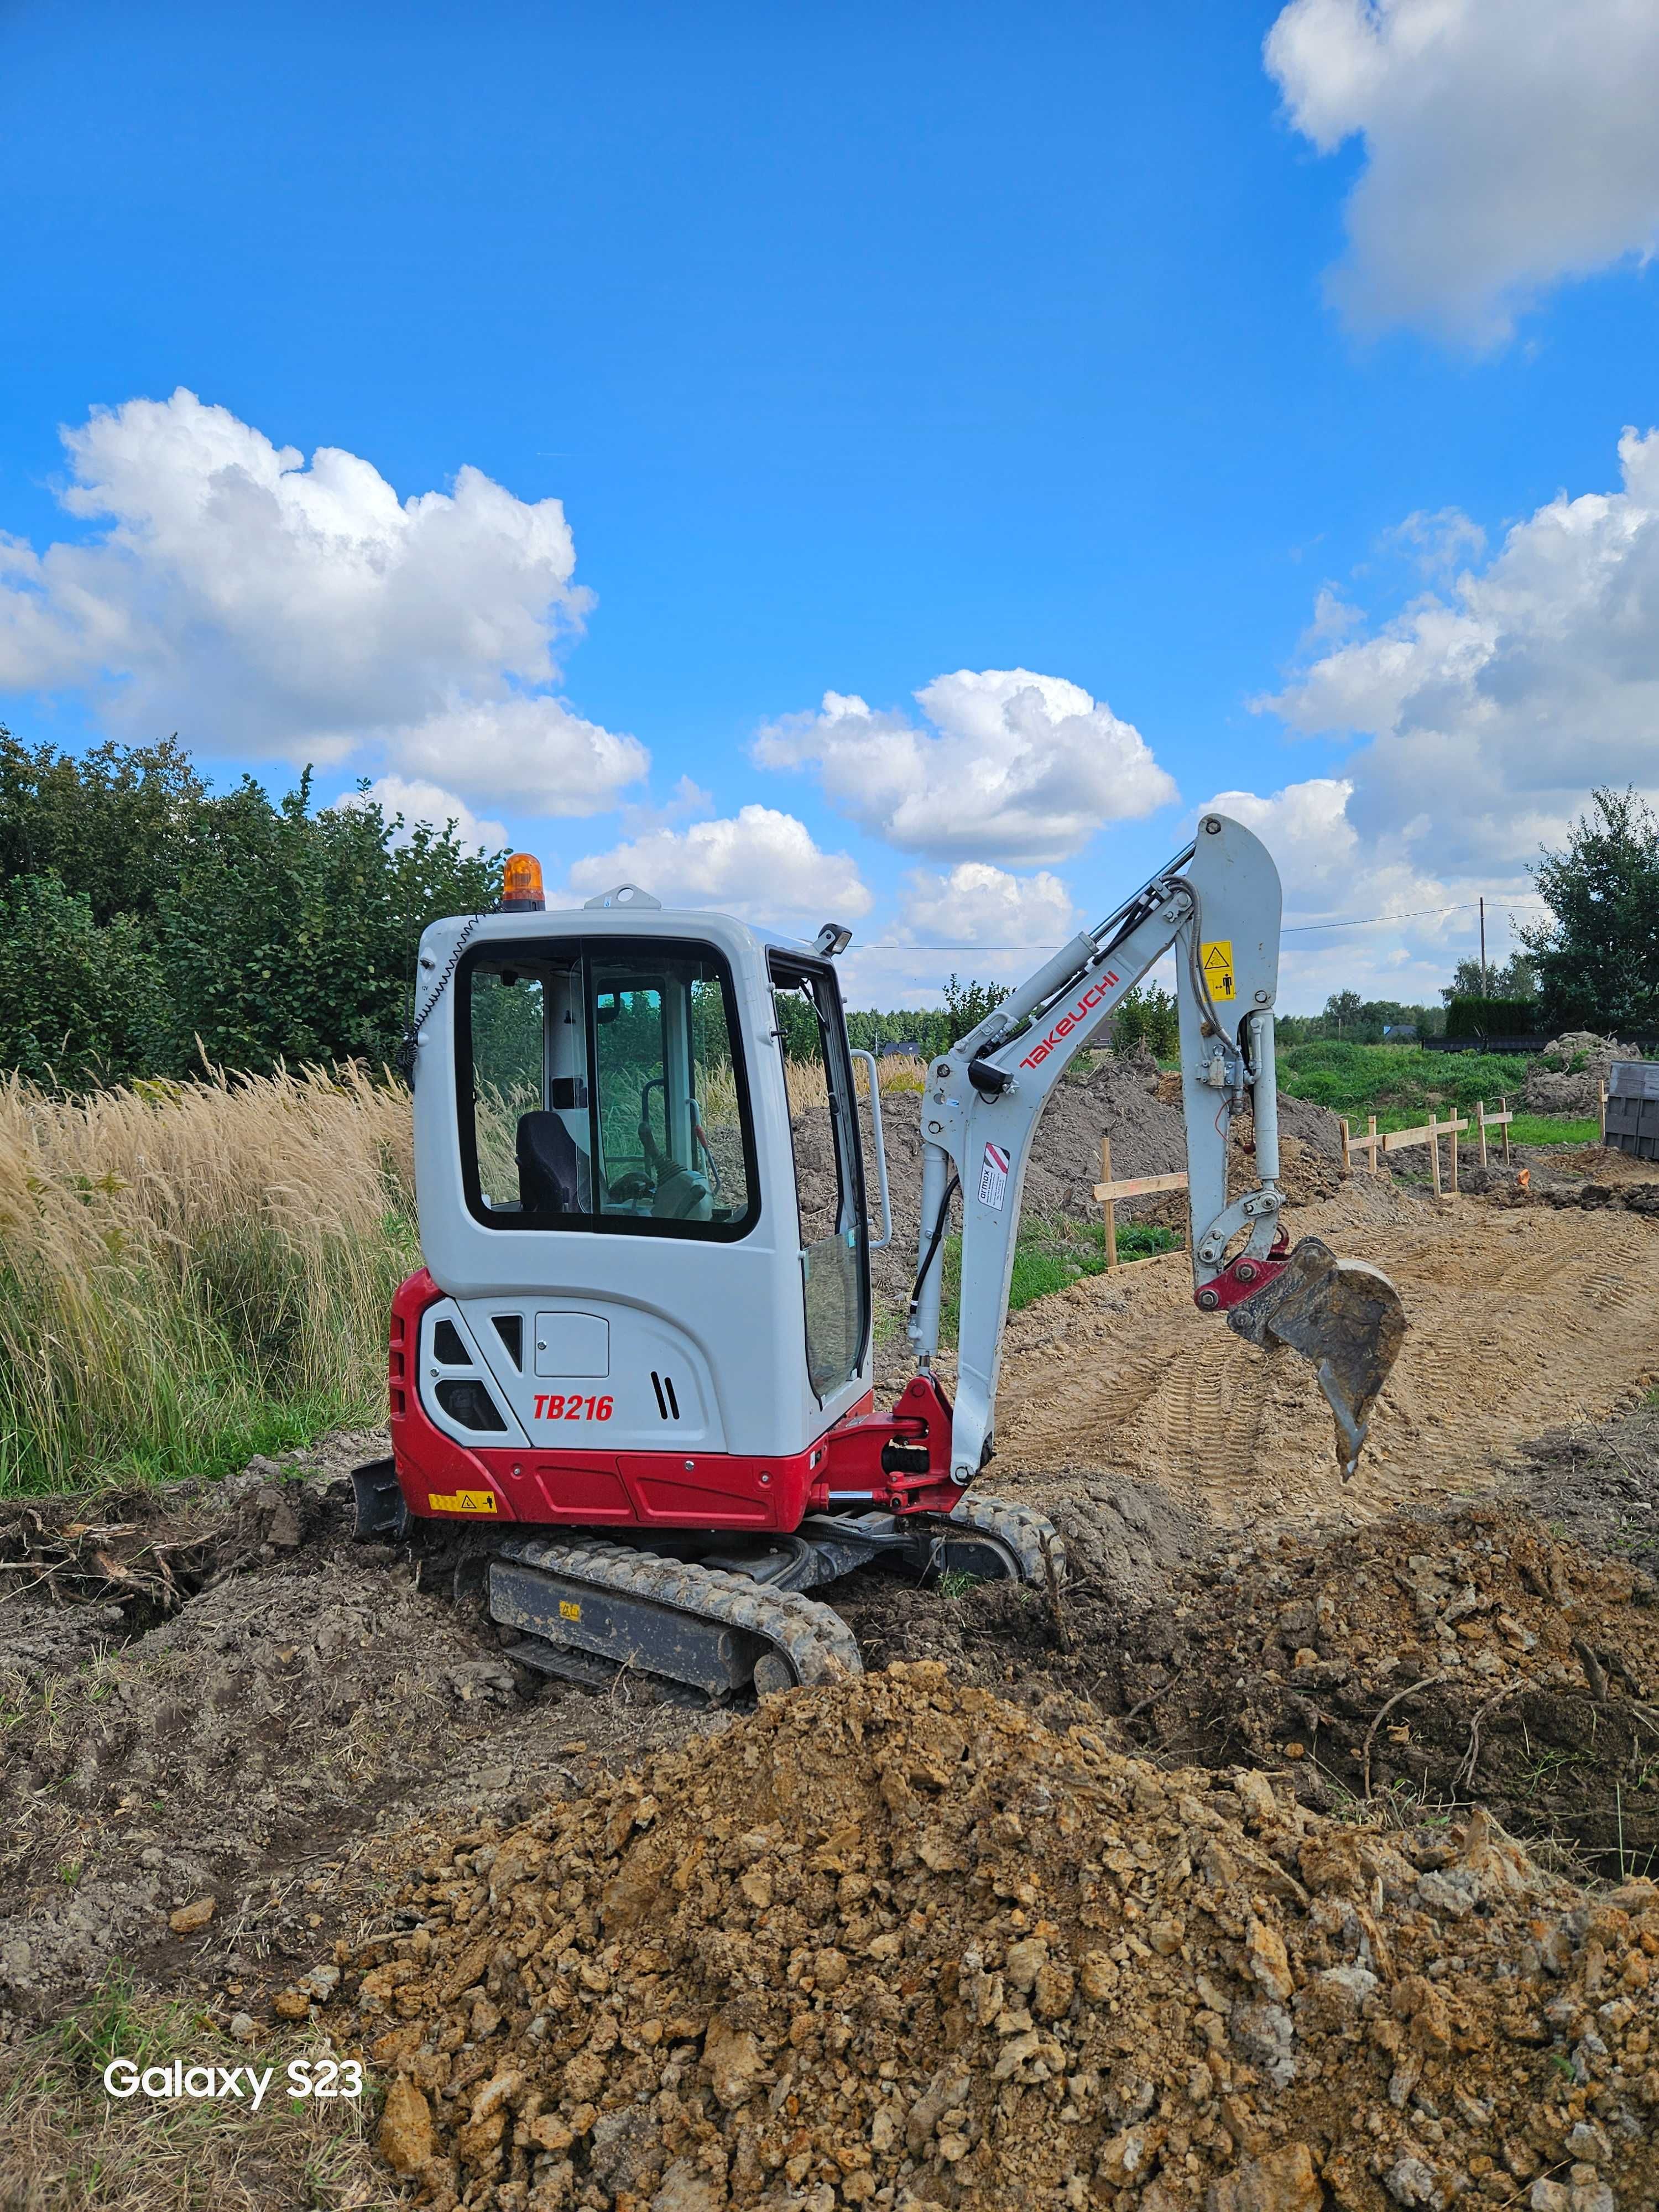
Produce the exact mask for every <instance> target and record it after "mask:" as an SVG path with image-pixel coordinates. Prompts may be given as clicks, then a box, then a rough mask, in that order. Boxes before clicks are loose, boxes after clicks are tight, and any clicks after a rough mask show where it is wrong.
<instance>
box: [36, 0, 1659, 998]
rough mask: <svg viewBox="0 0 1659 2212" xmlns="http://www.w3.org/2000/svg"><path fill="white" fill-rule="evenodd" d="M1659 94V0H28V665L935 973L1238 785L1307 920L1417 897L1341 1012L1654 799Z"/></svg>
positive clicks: (898, 981) (1019, 935)
mask: <svg viewBox="0 0 1659 2212" xmlns="http://www.w3.org/2000/svg"><path fill="white" fill-rule="evenodd" d="M1264 41H1267V48H1266V52H1265V53H1264ZM1656 94H1659V11H1654V10H1653V9H1651V8H1650V6H1647V5H1645V4H1634V0H1581V4H1580V5H1579V6H1578V7H1577V9H1575V10H1574V11H1571V36H1570V37H1565V38H1564V32H1563V24H1562V15H1561V11H1560V10H1559V8H1557V7H1555V6H1553V5H1551V4H1547V0H1380V4H1376V5H1373V4H1368V0H1293V4H1292V5H1291V6H1290V7H1288V8H1286V9H1283V10H1281V9H1279V8H1277V7H1275V6H1273V5H1266V6H1251V5H1245V4H1239V0H1232V4H1227V5H1221V4H1163V5H1158V6H1152V5H1150V4H1149V5H1133V6H1105V7H1103V6H1099V5H1094V6H1086V7H1085V6H1082V5H1078V6H1063V5H1051V6H1041V7H1036V8H1033V9H1024V10H1018V11H1016V10H1011V9H1006V8H996V9H992V8H988V7H975V6H966V7H964V6H960V5H957V6H952V7H951V8H949V9H946V8H945V7H942V6H941V7H936V6H931V5H913V4H910V5H903V6H901V7H898V8H893V7H890V6H889V7H887V8H884V9H879V10H878V9H875V8H873V7H866V6H859V5H842V6H837V7H836V8H833V9H831V8H829V7H826V6H822V5H815V4H814V5H797V6H793V7H787V8H780V7H778V6H776V5H773V6H769V7H761V6H753V7H749V6H738V5H731V4H720V0H714V4H710V5H707V6H704V7H702V8H699V9H695V10H694V9H689V8H682V7H669V6H660V5H654V6H653V5H633V6H629V5H627V4H621V5H617V4H613V5H612V6H611V7H609V8H608V9H605V10H603V11H600V10H581V9H574V8H570V7H565V6H559V5H544V6H539V7H530V6H521V7H515V6H505V5H499V4H492V0H482V4H480V5H479V6H477V7H476V8H474V9H471V10H469V11H467V13H466V15H465V17H464V18H463V17H461V16H458V15H456V13H455V11H453V9H444V10H439V9H431V8H426V7H422V6H419V5H414V6H410V5H405V6H403V7H400V8H398V9H395V10H393V9H389V8H381V7H378V6H373V5H358V6H353V5H347V6H344V7H339V6H337V7H334V8H332V9H327V10H324V9H313V8H309V7H307V6H304V5H299V6H295V5H288V6H285V7H283V9H272V8H267V7H264V6H262V5H258V4H254V5H250V6H247V7H245V8H243V9H236V10H224V9H218V8H215V9H205V8H195V7H191V6H190V5H185V4H179V0H172V4H169V5H168V6H167V7H166V8H165V9H161V8H153V7H152V8H148V9H132V8H125V9H115V8H112V7H103V6H98V5H94V6H90V7H88V6H85V5H82V6H79V7H76V8H74V9H71V8H70V7H69V6H67V5H46V4H32V3H31V0H23V4H21V5H20V4H16V0H13V4H11V5H9V6H4V5H0V207H3V209H4V210H5V212H4V215H3V217H0V299H3V301H5V302H6V305H7V310H8V312H7V314H6V318H5V319H6V325H7V338H6V343H5V351H4V359H5V363H6V368H5V374H4V376H3V378H0V533H4V537H3V539H0V719H3V720H6V721H7V722H8V723H9V725H10V726H11V727H12V728H13V729H14V730H15V732H17V733H18V734H19V735H21V736H22V737H24V738H52V739H53V740H55V741H57V742H59V743H64V744H73V745H78V744H82V743H84V742H86V741H88V739H89V738H93V737H95V736H96V735H99V734H103V733H106V732H109V733H113V734H116V735H118V736H120V737H122V738H148V737H153V736H161V735H166V734H167V732H169V731H170V730H172V729H173V728H175V727H176V728H178V729H179V732H180V735H181V736H182V738H184V740H185V742H186V743H187V744H190V745H191V747H192V748H193V749H194V750H196V751H197V753H198V754H199V755H200V756H201V757H203V760H204V765H206V766H208V767H209V768H210V771H211V772H212V773H214V774H215V775H217V776H220V777H224V776H228V775H232V774H234V773H235V772H237V771H239V770H240V769H243V768H244V767H248V768H252V769H254V770H255V771H256V772H258V773H259V774H260V775H262V776H264V777H266V778H267V779H269V780H270V781H274V782H278V783H280V782H282V781H283V780H284V779H285V778H287V777H289V775H292V773H293V772H294V769H295V767H296V766H297V765H298V764H299V763H302V762H304V761H306V760H315V761H317V762H318V763H319V787H320V788H321V790H322V791H323V792H324V793H325V795H327V796H332V795H333V794H334V793H337V792H341V791H346V790H349V789H350V788H351V787H352V785H353V784H354V782H355V781H356V778H357V777H358V776H359V775H366V776H368V777H369V778H371V779H375V780H377V781H378V784H379V787H380V788H381V789H382V790H383V791H384V792H385V793H386V794H387V795H388V796H389V797H391V798H392V799H396V800H398V801H400V802H401V803H404V805H407V806H408V807H409V808H410V810H411V811H428V812H432V811H435V812H438V813H442V812H444V811H450V812H454V813H456V814H457V815H458V816H459V818H460V819H461V820H462V821H463V823H464V824H465V825H468V826H470V825H471V824H472V823H474V822H477V823H484V824H491V823H495V824H501V825H503V827H504V829H505V830H506V831H507V835H508V836H510V837H511V838H512V840H513V842H526V843H528V844H530V845H531V846H532V848H535V849H537V850H538V851H539V852H541V854H543V857H544V860H545V861H546V862H547V864H548V866H549V872H550V876H551V877H552V878H554V880H555V882H556V884H557V885H558V886H560V887H561V888H562V889H564V890H568V894H569V895H570V896H575V895H577V894H584V893H586V891H588V890H592V889H594V888H597V887H599V886H600V885H601V884H603V883H605V882H608V881H610V880H613V879H614V878H615V877H616V876H617V875H619V874H636V875H638V876H639V877H640V878H641V880H644V881H647V884H648V887H650V888H653V889H656V890H659V892H661V893H663V894H665V895H666V896H670V897H676V898H684V899H687V900H690V901H692V902H696V903H705V904H718V905H722V906H726V907H730V908H736V909H738V910H740V911H744V912H747V913H750V914H752V915H757V916H758V917H761V918H766V919H772V920H775V921H778V922H780V923H781V924H782V925H784V926H786V927H800V926H806V925H808V924H815V923H816V921H817V920H819V919H821V918H823V915H827V914H829V913H832V912H833V913H836V914H839V915H842V918H844V919H847V920H848V921H853V922H854V924H855V926H856V928H857V932H858V939H859V940H862V941H864V942H866V943H873V944H874V945H879V946H895V945H896V946H901V947H903V948H906V949H902V950H897V951H869V952H866V953H863V954H862V955H860V954H857V953H855V954H854V955H852V956H849V965H850V969H851V979H852V984H853V988H854V995H855V996H856V997H859V998H861V999H864V1000H872V999H873V1000H884V1001H887V1002H893V1001H898V1002H911V1003H914V1002H915V1001H916V1000H920V999H922V998H925V997H926V996H928V995H930V994H931V993H932V989H933V987H934V986H936V985H937V983H938V981H939V979H940V978H941V977H942V975H943V973H944V972H945V969H948V968H951V967H955V968H957V969H961V970H963V971H964V972H966V971H969V970H973V971H975V972H979V973H982V974H983V973H997V974H1000V975H1006V976H1010V977H1012V975H1015V974H1017V973H1018V972H1021V970H1022V969H1023V968H1024V967H1025V966H1029V965H1030V964H1031V957H1030V955H1028V954H1026V953H1023V952H1021V951H1017V950H1013V949H1011V948H1012V947H1015V946H1020V945H1024V946H1032V947H1035V946H1036V945H1043V944H1051V943H1053V942H1054V941H1056V940H1057V939H1059V938H1060V937H1061V936H1063V935H1064V934H1066V933H1068V931H1069V928H1070V927H1072V926H1073V925H1074V923H1075V921H1077V920H1078V919H1079V918H1083V919H1093V918H1095V916H1096V915H1097V914H1098V913H1100V912H1102V911H1103V910H1104V909H1105V908H1108V907H1109V906H1110V905H1112V904H1114V903H1115V901H1116V899H1117V897H1118V896H1120V895H1121V892H1122V891H1123V890H1125V889H1127V887H1128V886H1129V883H1130V881H1131V879H1135V880H1138V879H1139V875H1140V874H1142V873H1144V872H1146V868H1147V867H1149V866H1152V864H1154V863H1155V862H1156V861H1157V860H1158V859H1159V858H1161V857H1162V856H1163V855H1164V854H1166V853H1167V852H1169V851H1170V850H1171V849H1172V848H1174V847H1175V846H1176V844H1177V843H1178V842H1180V839H1181V837H1182V835H1183V834H1184V829H1185V825H1186V823H1187V822H1188V819H1189V818H1190V816H1191V813H1192V811H1193V810H1194V808H1195V807H1196V806H1198V805H1201V804H1203V803H1204V802H1206V800H1208V799H1211V798H1212V797H1213V796H1215V795H1216V794H1217V793H1240V794H1248V795H1249V796H1248V799H1247V800H1245V799H1241V800H1240V801H1239V802H1238V805H1237V811H1241V812H1243V813H1244V814H1245V816H1246V817H1247V818H1249V819H1252V820H1254V821H1255V822H1256V823H1258V825H1259V826H1260V827H1261V830H1262V834H1263V835H1264V836H1267V838H1268V840H1269V842H1270V843H1272V844H1273V847H1274V849H1275V850H1276V851H1277V852H1278V853H1279V855H1280V860H1281V866H1282V869H1283V872H1284V873H1285V880H1286V898H1287V908H1288V910H1289V919H1291V921H1319V922H1326V921H1340V920H1342V919H1343V918H1345V917H1358V916H1364V915H1374V914H1379V913H1381V914H1387V915H1396V914H1401V915H1413V916H1414V917H1415V918H1414V919H1413V920H1412V921H1409V922H1407V923H1403V924H1399V925H1395V924H1385V925H1383V926H1382V927H1376V926H1358V927H1343V928H1338V929H1324V930H1321V931H1318V932H1305V933H1298V934H1295V935H1291V936H1289V937H1287V939H1286V963H1285V976H1286V984H1285V1004H1286V1005H1287V1006H1291V1007H1292V1008H1297V1007H1307V1006H1316V1005H1317V1004H1319V1003H1320V1002H1321V1001H1322V999H1323V997H1324V995H1325V994H1326V992H1327V991H1328V990H1329V989H1331V988H1334V987H1339V986H1340V985H1341V984H1344V983H1346V982H1348V981H1353V982H1355V983H1358V985H1359V986H1360V987H1363V988H1365V989H1368V990H1376V991H1377V992H1381V993H1386V994H1389V995H1397V996H1401V997H1407V998H1410V997H1415V996H1419V995H1423V994H1432V992H1433V991H1434V989H1435V987H1436V986H1437V983H1438V982H1439V981H1441V980H1443V977H1444V975H1445V973H1446V971H1447V969H1449V963H1450V962H1451V960H1452V959H1453V958H1454V957H1455V956H1456V954H1457V953H1458V952H1460V951H1463V950H1466V949H1467V948H1468V944H1469V942H1470V940H1471V936H1472V931H1471V924H1472V921H1473V915H1472V914H1471V913H1470V912H1469V911H1468V908H1467V905H1466V902H1472V901H1473V900H1474V898H1475V897H1476V896H1479V895H1480V894H1481V893H1485V894H1486V896H1487V897H1488V899H1489V901H1491V902H1492V904H1493V909H1494V912H1495V913H1496V914H1497V915H1498V916H1499V917H1501V916H1503V915H1506V914H1507V913H1508V912H1509V911H1510V908H1511V907H1512V906H1516V904H1517V902H1525V901H1526V899H1527V897H1528V881H1527V877H1526V872H1525V863H1526V861H1527V860H1528V859H1529V858H1530V857H1532V855H1533V854H1534V853H1535V852H1536V850H1537V847H1538V843H1539V841H1540V839H1541V838H1547V839H1551V838H1555V837H1559V835H1560V834H1561V832H1562V830H1563V829H1565V825H1566V823H1567V822H1568V821H1569V820H1570V819H1571V815H1572V814H1573V812H1575V811H1577V808H1578V806H1579V805H1582V804H1583V799H1584V797H1585V795H1586V794H1587V793H1588V791H1589V787H1590V786H1591V785H1592V784H1593V783H1595V782H1596V781H1617V782H1619V783H1621V784H1622V783H1625V782H1635V783H1637V784H1638V786H1641V787H1644V788H1646V787H1653V786H1655V785H1659V775H1655V774H1654V773H1653V772H1652V765H1651V764H1652V762H1653V758H1654V750H1655V744H1656V739H1655V737H1654V735H1653V732H1654V731H1655V730H1656V729H1659V720H1655V717H1654V714H1653V711H1652V710H1653V708H1654V707H1655V706H1656V705H1659V445H1656V447H1654V448H1653V450H1652V452H1651V453H1650V451H1649V449H1648V448H1647V447H1646V446H1645V445H1644V444H1643V443H1642V442H1641V441H1640V434H1644V433H1646V432H1647V431H1649V430H1650V428H1652V427H1653V426H1654V425H1655V424H1656V423H1659V392H1656V373H1659V372H1656V361H1659V356H1656V349H1655V345H1654V337H1655V334H1656V325H1655V309H1656V291H1655V282H1656V280H1655V277H1654V276H1653V274H1652V272H1651V271H1650V270H1648V269H1646V267H1645V266H1644V263H1643V258H1642V257H1643V254H1644V250H1645V249H1646V247H1647V246H1650V244H1651V242H1652V239H1653V236H1654V232H1655V228H1656V220H1659V143H1656V134H1655V133H1654V132H1653V131H1652V128H1651V116H1652V113H1653V112H1654V103H1655V97H1656ZM1587 143H1589V144H1592V145H1593V146H1594V147H1595V150H1596V154H1597V160H1596V161H1595V162H1594V163H1592V164H1586V162H1585V161H1584V160H1583V149H1584V148H1585V146H1586V144H1587ZM175 393H182V394H186V395H196V398H195V399H189V398H184V397H179V398H175V397H174V396H173V395H175ZM96 410H104V411H103V412H101V413H100V412H98V411H96ZM1627 427H1630V428H1633V429H1634V431H1635V432H1636V433H1638V438H1637V439H1636V440H1633V441H1627V443H1626V447H1625V449H1624V453H1623V456H1622V459H1621V454H1620V436H1621V433H1623V432H1624V431H1625V430H1626V428H1627ZM65 431H66V432H67V433H68V434H69V435H70V445H69V446H68V447H66V446H65V444H64V441H63V435H62V434H63V433H64V432H65ZM284 448H292V449H295V450H294V451H293V452H292V453H282V451H281V449H284ZM319 449H324V450H325V453H326V452H329V451H331V452H332V453H334V454H335V455H336V456H337V457H338V458H337V459H334V460H332V461H328V460H324V461H322V462H316V461H313V456H314V455H315V454H317V453H318V451H319ZM409 501H416V502H417V505H416V507H415V508H413V509H411V508H410V507H409V506H408V505H407V504H406V503H407V502H409ZM550 501H557V502H560V506H559V507H550V506H549V505H548V504H547V502H550ZM53 549H56V550H53ZM1010 671H1021V672H1022V673H1020V674H1018V675H1015V674H1012V673H1009V672H1010ZM1037 679H1041V680H1040V681H1039V680H1037ZM918 693H925V694H926V697H925V699H923V700H921V701H919V700H918V698H917V696H916V695H917V694H918ZM826 695H832V696H833V698H834V700H835V701H836V702H838V703H836V704H832V705H831V706H830V707H829V708H828V709H827V710H826V709H825V708H824V705H823V702H824V700H825V696H826ZM1268 701H1276V702H1277V704H1276V705H1269V704H1267V703H1265V702H1268ZM1440 907H1447V908H1453V909H1454V910H1453V911H1451V912H1449V913H1444V914H1436V913H1429V914H1421V913H1419V909H1426V908H1440ZM1506 927H1507V926H1506V924H1505V923H1504V921H1502V920H1501V919H1500V920H1498V921H1497V922H1495V924H1494V926H1493V929H1492V942H1493V944H1494V946H1495V947H1496V948H1497V949H1500V950H1501V949H1503V947H1504V945H1505V944H1506V943H1507V935H1506ZM855 941H856V940H855ZM964 945H968V946H976V947H979V948H981V950H980V951H976V952H975V951H966V952H961V951H956V950H955V949H954V948H956V947H958V946H964ZM933 947H939V948H951V950H949V951H943V950H941V951H937V952H936V951H933V949H932V948H933Z"/></svg>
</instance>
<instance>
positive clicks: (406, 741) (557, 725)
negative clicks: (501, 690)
mask: <svg viewBox="0 0 1659 2212" xmlns="http://www.w3.org/2000/svg"><path fill="white" fill-rule="evenodd" d="M386 749H387V750H388V752H389V753H391V755H392V757H393V758H395V759H396V760H397V761H398V763H399V764H400V765H401V766H402V767H404V768H405V769H410V771H412V772H413V773H414V774H415V775H433V776H445V777H447V778H449V779H451V780H452V781H454V782H457V783H459V784H463V785H464V786H465V788H466V789H467V790H468V791H471V792H483V793H488V795H489V797H490V798H491V799H495V800H496V801H498V802H499V803H501V804H504V805H520V806H523V807H526V808H527V809H528V810H529V811H531V812H532V813H535V814H559V815H570V814H602V813H603V812H605V810H606V809H607V808H608V807H612V806H614V805H616V804H617V795H618V793H620V792H621V791H622V790H623V787H625V786H627V785H629V784H630V783H634V782H636V781H638V780H639V778H640V777H641V776H642V775H644V774H645V772H646V769H647V768H648V767H649V765H650V756H649V755H648V754H647V751H646V750H645V747H644V746H643V745H642V744H641V743H640V742H639V739H638V738H629V737H618V736H617V734H616V732H614V731H611V730H605V729H601V728H600V727H599V724H598V723H597V722H588V721H584V720H583V719H582V717H581V716H580V714H573V713H572V711H571V710H570V708H568V707H567V706H566V704H565V703H564V702H563V700H562V699H550V698H547V697H545V696H541V695H538V696H535V697H533V698H513V699H501V700H497V701H485V700H472V701H469V702H465V703H461V704H456V705H453V706H451V707H448V708H444V709H441V710H440V711H439V712H438V713H436V714H434V715H433V716H432V718H431V719H430V720H428V721H425V722H420V723H416V724H414V725H413V726H408V727H405V728H403V729H400V730H397V731H394V732H389V733H388V735H387V738H386Z"/></svg>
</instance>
